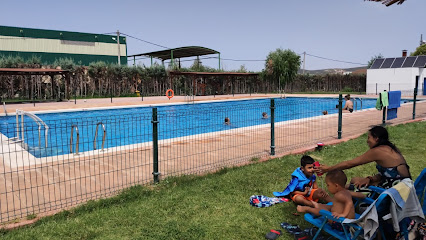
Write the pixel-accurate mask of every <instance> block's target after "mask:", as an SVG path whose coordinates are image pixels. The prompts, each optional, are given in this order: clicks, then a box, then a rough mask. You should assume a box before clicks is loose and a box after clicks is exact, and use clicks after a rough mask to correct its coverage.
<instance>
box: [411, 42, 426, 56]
mask: <svg viewBox="0 0 426 240" xmlns="http://www.w3.org/2000/svg"><path fill="white" fill-rule="evenodd" d="M419 55H426V44H423V45H421V46H419V47H418V48H416V51H414V52H413V53H411V56H419Z"/></svg>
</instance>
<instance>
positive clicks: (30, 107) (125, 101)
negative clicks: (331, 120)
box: [0, 94, 426, 116]
mask: <svg viewBox="0 0 426 240" xmlns="http://www.w3.org/2000/svg"><path fill="white" fill-rule="evenodd" d="M281 96H286V97H338V96H339V95H338V94H285V95H280V94H235V96H232V95H217V96H196V97H194V101H195V102H200V101H212V100H217V101H219V100H239V99H250V98H253V99H254V98H271V97H281ZM351 97H358V98H360V97H363V98H377V96H375V95H357V94H353V95H351ZM188 99H189V97H184V96H175V97H173V98H172V99H170V100H169V99H168V98H167V97H166V96H156V97H144V98H143V101H142V98H141V97H123V98H113V99H112V103H111V99H110V98H93V99H87V100H83V99H77V100H76V101H75V100H74V99H70V100H66V101H62V102H46V103H36V104H35V105H34V104H33V103H30V102H28V103H24V104H6V105H5V107H3V106H2V107H0V116H4V115H5V108H6V112H7V113H9V114H10V113H15V112H16V109H20V110H24V111H30V112H31V111H46V110H47V111H48V110H59V109H89V108H100V107H102V108H104V107H123V106H133V107H136V106H149V105H153V104H173V103H187V102H188ZM425 99H426V96H425ZM191 101H192V98H191Z"/></svg>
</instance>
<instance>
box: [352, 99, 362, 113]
mask: <svg viewBox="0 0 426 240" xmlns="http://www.w3.org/2000/svg"><path fill="white" fill-rule="evenodd" d="M357 99H358V100H359V101H360V102H361V109H360V110H362V98H357V97H355V98H354V101H355V102H354V103H355V111H357V110H358V107H357V106H358V102H357V101H356V100H357Z"/></svg>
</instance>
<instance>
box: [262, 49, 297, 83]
mask: <svg viewBox="0 0 426 240" xmlns="http://www.w3.org/2000/svg"><path fill="white" fill-rule="evenodd" d="M299 68H300V56H299V55H297V54H296V53H295V52H293V51H292V50H290V49H287V50H283V49H281V48H277V49H276V50H275V51H273V52H270V53H269V55H268V56H267V57H266V63H265V74H266V76H267V77H268V78H272V80H274V81H277V82H278V83H279V85H283V84H286V83H290V82H291V81H293V79H294V78H295V76H296V74H297V72H298V71H299Z"/></svg>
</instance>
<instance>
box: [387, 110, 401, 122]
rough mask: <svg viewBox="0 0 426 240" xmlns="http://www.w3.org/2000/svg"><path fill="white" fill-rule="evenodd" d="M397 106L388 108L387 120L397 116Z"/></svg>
mask: <svg viewBox="0 0 426 240" xmlns="http://www.w3.org/2000/svg"><path fill="white" fill-rule="evenodd" d="M397 115H398V108H392V109H390V108H388V114H387V118H386V119H387V120H392V119H394V118H397V117H398V116H397Z"/></svg>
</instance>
